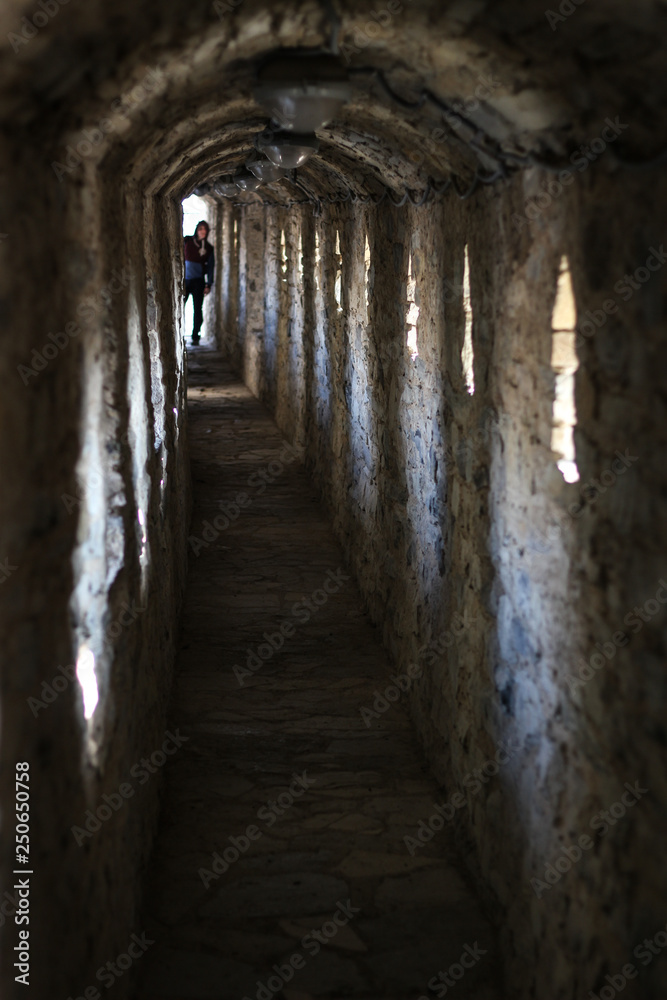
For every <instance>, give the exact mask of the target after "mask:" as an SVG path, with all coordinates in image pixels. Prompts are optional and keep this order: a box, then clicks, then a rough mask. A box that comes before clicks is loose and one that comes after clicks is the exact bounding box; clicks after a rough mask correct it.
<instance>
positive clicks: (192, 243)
mask: <svg viewBox="0 0 667 1000" xmlns="http://www.w3.org/2000/svg"><path fill="white" fill-rule="evenodd" d="M200 226H201V222H198V223H197V228H196V229H195V232H194V236H186V237H185V239H184V240H183V256H184V257H185V280H186V281H188V280H189V279H190V278H203V279H204V283H205V284H206V285H211V286H212V285H213V270H214V267H215V257H214V253H213V247H212V246H211V244H210V243H209V242H208V240H207V239H205V240H204V243H203V245H202V244H201V243H199V241H198V240H197V229H199V227H200ZM207 235H208V234H207ZM201 250H203V251H204V253H201Z"/></svg>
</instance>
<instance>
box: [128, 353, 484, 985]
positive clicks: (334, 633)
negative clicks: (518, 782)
mask: <svg viewBox="0 0 667 1000" xmlns="http://www.w3.org/2000/svg"><path fill="white" fill-rule="evenodd" d="M189 380H190V382H189V434H190V441H191V452H192V474H193V484H194V516H193V520H192V526H191V531H190V537H191V542H190V571H189V577H188V586H187V593H186V599H185V608H184V617H183V626H182V632H181V639H180V651H179V654H178V660H177V674H176V680H175V689H174V697H173V703H172V708H171V716H170V727H171V729H172V731H173V730H174V729H178V730H179V732H180V734H181V736H183V737H187V739H186V742H185V743H184V745H183V747H182V749H181V750H179V752H178V753H177V754H175V755H174V756H173V757H171V758H170V760H169V762H168V764H167V765H166V766H165V772H166V778H165V794H164V803H163V810H162V816H161V823H160V829H159V834H158V837H157V841H156V845H155V850H154V853H153V857H152V862H151V867H150V872H149V875H148V879H147V887H146V892H145V904H144V918H143V919H144V924H143V926H144V927H145V928H146V930H147V932H148V934H149V936H150V938H151V939H152V940H154V941H155V943H154V944H153V945H152V946H151V947H150V948H149V950H148V951H147V953H146V955H145V957H144V958H142V960H141V962H137V967H136V973H137V980H136V984H135V987H136V992H135V997H136V998H140V1000H243V998H244V997H246V998H248V1000H271V998H273V997H276V998H278V1000H310V998H318V1000H319V998H332V1000H334V998H343V997H349V998H358V1000H371V998H373V1000H383V998H385V1000H408V998H410V1000H417V998H418V997H428V998H429V1000H433V998H434V997H443V996H452V997H455V998H456V1000H501V992H500V989H499V985H498V984H499V982H500V977H499V966H498V959H497V953H496V950H495V934H494V931H493V929H492V928H491V926H490V925H489V923H488V922H487V921H486V920H485V918H484V916H483V914H482V912H481V910H480V907H479V905H478V902H477V900H476V898H475V895H474V893H473V891H472V890H471V888H470V886H469V884H468V883H467V880H466V876H465V873H464V870H463V866H462V863H461V861H460V860H459V858H458V857H457V855H456V852H455V851H454V848H453V845H452V837H451V832H450V831H449V830H448V828H447V825H446V824H445V828H444V829H443V830H442V831H440V832H439V833H437V834H436V835H435V836H434V837H433V839H432V840H431V841H430V842H429V843H428V844H426V845H425V846H423V847H422V848H421V849H420V850H415V851H414V853H413V855H411V854H410V852H409V851H408V849H407V847H406V844H405V841H404V838H405V837H406V836H414V834H415V831H416V829H417V824H418V822H419V821H420V820H422V819H427V818H428V817H429V816H431V815H432V814H433V812H434V803H442V802H444V801H445V798H447V797H448V796H449V797H450V796H451V794H452V793H453V792H454V791H455V789H450V790H449V791H448V792H446V791H445V790H443V789H442V788H439V787H438V786H437V784H436V782H435V779H434V778H433V777H431V776H430V775H429V772H428V769H427V768H426V766H425V764H424V760H423V756H422V753H421V751H420V748H419V744H418V742H417V739H416V735H415V733H414V731H413V728H412V726H411V723H410V721H409V719H408V717H407V715H406V713H405V711H404V709H403V706H402V705H401V704H400V703H397V704H392V705H391V707H390V708H389V709H388V710H387V711H385V712H384V713H383V714H382V715H380V716H379V718H377V719H371V720H370V722H371V725H369V726H367V725H366V724H365V722H364V720H363V718H362V715H361V712H360V710H361V708H363V707H367V708H371V707H372V705H373V700H374V697H375V693H376V691H377V690H378V689H380V690H383V689H384V688H385V687H386V686H387V684H389V683H390V673H391V665H390V663H389V660H388V657H387V654H386V652H385V651H384V649H383V647H382V644H381V642H380V638H379V634H378V631H377V629H376V628H374V626H373V625H372V624H371V622H370V620H369V618H368V617H367V615H366V614H365V613H364V608H363V602H362V599H361V597H360V594H359V591H358V589H357V587H356V586H355V584H354V582H353V580H352V579H351V578H350V576H349V574H348V572H347V569H346V566H345V563H344V560H343V557H342V553H341V549H340V546H339V544H338V543H337V541H336V539H335V537H334V534H333V531H332V529H331V527H330V524H329V522H328V520H327V518H326V516H325V513H324V510H323V508H322V506H321V505H320V504H319V502H318V497H317V495H316V493H315V491H314V489H313V487H312V485H311V483H310V481H309V479H308V476H307V474H306V472H305V471H304V469H303V466H302V465H301V464H300V463H299V462H298V460H295V458H294V453H293V452H292V451H290V450H289V449H286V447H285V446H286V442H285V441H284V439H283V438H282V437H281V434H280V432H279V431H278V429H277V427H276V425H275V424H274V422H273V421H272V419H271V418H270V416H269V415H268V413H267V411H266V410H265V409H264V408H263V407H262V406H261V405H260V404H259V403H258V401H257V400H256V399H255V397H254V396H252V394H251V393H250V391H249V390H248V389H246V388H245V386H244V385H243V384H242V382H241V381H240V380H239V378H238V377H237V376H236V375H234V374H233V373H232V372H231V370H230V369H229V368H228V367H227V366H226V365H225V364H224V363H223V362H222V359H221V357H220V356H219V355H218V354H217V353H215V352H214V351H212V350H210V349H207V348H205V347H200V348H198V349H197V350H195V351H191V352H190V357H189ZM271 463H273V464H271ZM239 494H245V495H246V496H245V497H244V496H240V497H239V496H238V495H239ZM221 503H222V504H223V505H227V506H226V508H225V510H224V511H223V510H222V509H221V507H220V504H221ZM230 504H236V507H234V506H232V507H230V506H229V505H230ZM216 518H218V521H217V527H216V526H215V519H216ZM206 522H208V525H209V527H208V528H207V526H206ZM227 522H228V526H226V527H225V524H226V523H227ZM200 543H201V544H200ZM195 550H197V554H195ZM281 627H282V629H283V631H282V632H281ZM248 664H249V665H248ZM235 668H236V669H235ZM253 668H255V669H253ZM450 967H451V969H452V971H451V974H450V973H449V972H448V970H449V969H450ZM440 972H442V974H443V976H444V975H447V976H448V979H447V980H445V979H443V978H440V979H438V974H439V973H440ZM434 977H435V978H434ZM429 981H431V988H430V989H429ZM433 987H436V989H435V990H434V989H433Z"/></svg>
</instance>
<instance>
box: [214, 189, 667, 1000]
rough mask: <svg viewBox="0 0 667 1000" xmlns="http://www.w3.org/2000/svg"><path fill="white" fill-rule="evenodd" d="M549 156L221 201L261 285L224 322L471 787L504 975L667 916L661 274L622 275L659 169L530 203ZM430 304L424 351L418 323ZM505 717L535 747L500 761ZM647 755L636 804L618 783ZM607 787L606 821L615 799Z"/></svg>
mask: <svg viewBox="0 0 667 1000" xmlns="http://www.w3.org/2000/svg"><path fill="white" fill-rule="evenodd" d="M548 180H549V177H548V175H544V174H542V173H540V172H539V171H537V170H532V171H528V172H525V173H523V174H519V175H518V176H517V177H516V178H515V179H514V180H513V181H512V182H511V183H507V184H503V185H501V186H499V187H498V186H495V187H493V188H490V189H488V190H483V191H482V192H480V193H479V194H478V195H476V196H475V197H474V198H473V199H471V200H470V201H469V202H464V203H462V202H459V201H458V200H457V199H455V198H450V199H449V200H447V201H446V202H441V203H438V204H434V205H428V206H426V207H423V208H420V209H412V208H403V209H393V208H384V207H381V208H377V209H372V208H367V207H357V208H352V207H331V208H329V209H324V210H323V213H322V215H321V216H320V217H315V218H314V217H313V214H312V212H311V211H310V210H306V209H295V210H293V213H292V216H291V219H286V218H285V213H284V211H282V210H281V209H277V208H276V209H274V208H270V207H269V208H261V207H254V208H244V209H239V208H237V209H232V208H227V209H226V212H227V213H228V214H229V216H230V217H231V216H232V215H233V216H234V218H236V219H237V221H238V227H239V231H240V232H241V234H242V242H243V241H245V243H244V246H245V251H244V255H243V258H242V260H243V263H242V265H241V264H237V262H236V261H235V259H234V254H233V253H232V252H228V253H227V255H226V257H225V267H226V269H228V270H229V272H230V273H233V272H234V270H235V268H237V267H242V268H243V270H244V271H245V278H244V277H243V276H241V278H240V281H241V283H242V284H243V283H245V287H246V289H248V290H250V289H255V290H256V293H257V295H258V300H257V301H256V302H254V303H251V297H250V296H251V292H250V291H247V293H246V294H247V296H248V297H247V299H246V307H247V312H246V313H245V314H244V315H245V316H246V317H248V316H252V321H249V320H248V319H246V325H245V326H243V325H242V324H241V322H238V323H237V324H236V325H234V324H233V323H232V322H231V321H229V322H227V323H226V324H222V325H221V327H220V330H219V333H218V336H219V340H220V343H221V345H222V347H223V349H224V350H225V351H226V352H227V354H228V356H229V357H230V359H232V361H233V362H234V364H236V365H237V366H238V367H239V369H240V370H242V372H243V374H244V377H245V379H246V382H247V384H248V385H249V386H250V387H251V388H252V389H253V391H254V392H256V393H257V394H258V395H259V396H260V397H261V398H262V399H263V400H264V401H265V402H266V404H267V405H268V406H270V407H271V408H272V410H273V412H274V413H275V416H276V419H277V421H278V423H279V426H280V427H281V429H282V430H283V432H284V433H285V435H286V436H287V437H288V438H289V439H290V440H291V441H294V442H295V443H297V444H300V443H303V444H304V445H305V457H306V461H307V464H308V466H309V468H310V469H311V471H312V474H313V476H314V479H315V481H316V483H317V485H318V486H319V488H320V490H321V493H322V496H323V498H324V500H325V502H326V503H327V505H328V506H329V508H330V511H331V514H332V518H333V521H334V524H335V526H336V530H337V533H338V535H339V537H340V538H341V540H342V541H343V543H344V545H345V547H346V551H347V555H348V559H349V562H350V564H351V566H352V567H353V569H354V572H355V575H356V577H357V579H358V581H359V583H360V584H361V586H362V589H363V592H364V594H365V597H366V600H367V603H368V607H369V609H370V612H371V614H372V616H373V618H374V619H375V620H376V621H377V622H378V624H379V625H380V626H381V627H382V629H383V634H384V638H385V642H386V645H387V648H388V650H389V651H390V653H391V657H392V661H393V664H394V666H395V668H396V670H397V671H399V672H401V673H405V671H406V670H407V668H408V665H409V664H410V663H415V664H418V665H419V668H420V676H419V678H418V680H417V681H416V682H415V683H414V684H413V685H412V686H411V690H410V693H409V695H408V698H409V703H410V707H411V711H412V714H413V717H414V719H415V721H416V723H417V725H418V727H419V730H420V732H421V734H422V738H423V742H424V747H425V751H426V753H427V755H428V758H429V760H430V762H431V765H432V766H433V768H434V769H435V772H436V774H437V775H438V777H439V778H440V779H441V781H442V785H443V797H444V798H445V799H447V800H450V799H451V797H452V795H454V794H455V793H456V792H461V793H462V794H463V796H464V798H465V805H463V806H462V807H461V808H460V809H458V810H457V811H456V815H455V818H454V820H453V822H454V823H455V825H456V828H457V834H458V838H459V842H460V844H461V848H462V850H463V851H464V853H465V855H466V857H467V859H468V862H469V864H470V866H471V869H472V870H473V871H474V873H475V874H476V876H477V878H478V881H479V884H480V887H481V888H482V891H483V892H484V894H485V896H486V899H487V904H488V905H489V907H490V909H491V910H492V911H494V912H495V913H496V916H497V917H498V919H499V920H502V934H503V938H504V945H505V949H504V950H505V955H506V962H507V966H506V975H507V985H508V991H509V995H512V996H525V997H530V996H536V997H539V998H543V997H547V996H548V997H550V998H554V1000H555V998H571V997H575V996H581V995H587V992H588V991H589V990H598V989H600V988H601V987H602V986H603V985H604V984H605V982H606V980H605V979H604V976H605V975H606V974H612V975H613V974H615V973H616V972H617V971H619V970H620V968H621V967H622V966H623V965H624V964H625V963H627V962H632V961H634V962H635V964H636V965H638V967H639V963H638V962H637V959H636V958H633V949H634V947H635V946H636V945H638V944H639V943H640V942H641V941H642V940H643V939H644V938H646V937H650V938H652V937H653V936H654V935H655V933H656V932H657V931H659V930H661V929H663V928H664V924H665V918H664V913H663V910H662V908H661V906H662V904H661V899H664V890H665V885H664V873H663V872H662V870H661V866H659V865H658V863H657V858H658V857H659V854H660V843H661V833H660V820H661V817H662V816H664V809H665V804H666V802H667V796H666V790H665V787H664V778H663V777H662V775H661V774H660V773H659V769H658V768H657V767H656V764H655V761H656V760H658V759H659V752H660V747H661V746H662V743H663V740H664V737H665V728H664V714H663V712H664V710H663V705H664V695H665V691H664V678H663V672H662V670H661V667H660V666H659V664H660V663H661V657H664V652H665V648H664V642H665V615H664V609H663V607H662V605H659V604H658V602H657V601H654V603H653V604H651V605H650V606H647V608H648V611H649V612H650V610H653V611H654V612H655V613H654V614H653V615H651V614H650V613H649V614H648V615H647V614H646V613H645V617H648V618H649V619H650V620H648V621H646V623H645V624H643V623H639V619H635V618H632V617H630V618H628V617H627V615H628V614H632V609H633V608H634V607H635V606H637V605H643V604H644V602H646V601H647V600H651V599H654V598H655V594H656V591H657V590H658V588H659V586H660V584H659V580H660V579H661V578H663V579H665V569H666V568H667V567H665V565H664V560H663V559H662V556H661V548H662V545H661V541H662V540H663V539H664V535H665V525H664V523H663V521H662V515H659V514H658V510H657V507H656V502H657V499H658V497H659V494H660V491H661V490H664V485H665V483H664V479H665V474H664V471H663V470H662V469H661V468H660V459H659V457H658V456H659V455H660V454H661V453H662V450H661V444H662V443H663V438H664V435H665V429H664V428H665V423H664V420H663V413H662V402H660V400H662V398H663V395H664V378H665V376H664V365H662V364H660V363H659V360H658V359H659V358H660V357H661V356H662V354H663V353H664V346H659V338H660V333H661V323H662V319H661V317H662V316H664V305H665V293H666V290H667V282H666V279H665V272H664V270H663V269H662V267H661V266H658V267H656V265H655V260H654V261H653V263H652V264H651V266H652V267H654V268H655V272H650V271H649V269H645V270H644V271H642V272H641V273H639V274H638V279H645V280H643V281H642V280H637V279H635V284H636V286H637V287H636V289H635V290H633V291H632V295H630V294H629V288H630V286H628V285H624V284H623V275H625V274H632V273H633V272H634V271H635V270H636V269H637V268H638V267H645V262H646V260H647V258H648V257H649V256H650V252H651V250H650V248H651V247H655V248H658V249H659V248H660V238H659V237H660V224H659V222H658V218H660V217H662V218H663V219H664V204H665V203H664V200H662V201H659V200H658V198H657V192H655V194H656V200H655V203H654V209H653V210H651V208H650V206H649V199H648V196H647V194H646V193H645V191H644V190H643V188H642V186H641V185H640V184H639V183H637V182H631V181H629V180H628V175H627V174H626V175H624V176H623V178H622V180H613V179H611V178H603V177H600V176H598V175H595V176H594V175H593V173H592V172H591V174H590V175H587V176H586V177H584V178H583V179H582V180H581V181H579V182H577V183H576V184H575V185H574V186H568V187H567V188H565V189H564V190H563V192H562V194H561V195H560V196H559V197H557V198H553V199H551V200H550V204H549V205H548V206H547V207H546V208H544V209H543V210H541V211H540V212H538V213H535V212H532V213H530V212H529V214H532V215H533V220H532V221H528V219H527V218H526V202H527V199H529V198H532V197H534V196H535V195H536V194H537V193H539V192H540V191H542V190H543V189H544V187H545V185H546V184H547V183H548ZM662 193H663V195H664V191H663V192H662ZM631 204H632V206H633V207H632V208H631V207H630V206H631ZM658 205H660V206H661V209H660V211H661V213H662V215H661V216H660V215H659V214H658V209H657V206H658ZM283 230H284V231H286V234H287V242H286V245H287V265H286V272H287V273H286V274H285V275H283V273H282V271H283V265H282V260H281V256H282V254H281V246H280V233H281V231H283ZM336 233H339V240H340V255H338V256H337V255H336ZM629 233H631V234H633V235H632V238H631V239H628V234H629ZM299 236H300V237H301V241H302V245H303V248H304V250H303V275H301V273H300V271H299V258H298V254H297V252H296V248H297V247H298V245H299ZM366 240H368V249H369V251H370V255H369V257H370V259H369V260H368V259H367V258H368V252H367V251H366ZM466 248H467V250H466ZM227 249H228V251H230V248H229V246H228V247H227ZM466 253H467V256H468V259H469V269H470V292H469V296H468V294H467V291H466V289H464V284H463V281H464V269H465V257H466ZM564 255H566V256H567V258H568V260H569V263H570V267H571V271H572V275H573V284H574V291H575V297H576V306H577V312H578V317H579V330H580V335H579V338H578V348H579V371H578V374H577V376H576V407H577V413H578V425H577V429H576V432H575V440H576V458H577V462H578V467H579V472H580V481H579V482H576V483H567V482H565V481H564V479H563V476H562V475H561V473H560V471H559V470H558V469H557V467H556V464H555V456H554V454H553V452H552V451H551V447H550V441H551V427H552V403H553V396H554V373H553V370H552V367H551V355H552V326H551V322H552V309H553V306H554V298H555V292H556V282H557V275H558V270H559V265H560V262H561V258H562V257H563V256H564ZM656 259H657V258H656ZM341 272H342V280H341V283H340V288H339V291H338V299H339V300H340V305H339V304H338V301H337V290H336V279H337V276H338V275H339V274H340V273H341ZM647 275H649V277H648V278H646V276H647ZM410 279H412V281H413V282H414V289H413V287H412V286H411V285H410V284H409V280H410ZM618 281H621V285H619V284H618V283H617V282H618ZM619 289H620V290H619ZM259 296H262V297H263V308H264V321H263V325H262V324H261V323H260V322H259V318H258V309H260V308H261V306H262V303H261V302H260V301H259ZM468 298H469V302H468ZM626 299H627V301H626ZM604 302H607V304H608V308H609V313H608V314H607V313H605V312H604V310H603V308H602V307H603V303H604ZM610 302H611V305H609V303H610ZM415 307H417V308H418V309H419V314H418V318H416V314H415ZM616 307H617V308H616ZM468 308H471V309H472V336H473V348H474V393H472V394H470V393H469V392H468V387H467V384H466V372H465V371H464V367H463V363H462V357H461V355H462V349H463V344H464V336H465V327H466V311H467V309H468ZM589 311H590V312H589ZM238 315H239V317H240V316H241V313H240V312H239V313H238ZM304 317H306V318H307V319H306V321H305V323H304ZM591 317H592V319H591ZM600 317H606V318H605V319H604V321H603V322H602V323H601V325H600V326H599V327H598V326H596V319H597V321H599V320H600ZM415 318H416V329H417V352H418V353H415V352H414V350H411V349H410V347H409V346H408V343H407V340H408V331H409V326H410V325H412V326H414V325H415V323H414V321H415ZM285 320H286V322H287V325H285ZM617 452H620V453H621V454H623V455H626V461H625V463H623V462H620V464H619V461H618V460H617V454H616V453H617ZM663 468H664V466H663ZM612 470H615V471H612ZM601 474H603V479H602V481H601V482H600V488H598V487H595V486H593V485H592V483H593V480H594V479H597V480H599V477H600V475H601ZM604 483H607V485H606V486H605V485H604ZM647 529H649V531H648V536H647ZM647 537H650V538H651V541H650V542H649V544H648V545H647V543H646V539H647ZM656 609H657V611H656ZM624 622H625V624H624ZM623 629H625V632H626V633H627V636H628V637H629V639H625V638H624V637H622V636H620V635H618V634H617V633H619V632H620V631H621V630H623ZM635 633H636V634H635ZM614 634H617V639H618V643H619V645H617V644H615V643H614V641H613V639H612V636H613V635H614ZM596 644H598V645H597V646H596ZM621 644H622V648H620V645H621ZM600 646H601V647H602V652H600ZM605 650H606V654H605ZM591 664H592V666H591ZM586 678H589V679H588V680H586ZM661 678H663V679H661ZM387 682H388V684H389V683H390V678H389V677H388V678H387ZM383 704H384V705H386V704H387V703H386V702H385V703H383V702H382V701H381V700H378V707H379V708H380V709H381V708H382V706H383ZM360 708H361V706H360ZM367 721H368V724H370V725H372V724H373V723H374V721H375V720H374V719H372V718H368V720H367ZM501 742H503V743H504V745H508V744H510V745H511V746H512V747H515V748H520V749H519V750H518V752H516V753H515V755H514V756H513V759H512V760H511V761H510V762H507V763H505V764H503V765H502V766H500V767H499V766H498V764H497V763H495V762H494V757H495V755H496V753H497V751H498V748H499V745H500V744H501ZM500 756H501V757H502V759H505V757H504V755H503V754H502V753H501V755H500ZM485 765H486V772H482V773H481V774H478V775H477V776H475V775H474V774H473V773H472V772H474V771H475V769H481V768H483V767H484V766H485ZM494 772H497V773H494ZM480 779H481V780H480ZM636 782H639V786H638V787H639V789H640V791H639V792H638V794H639V800H638V801H637V802H636V804H635V805H632V806H630V805H628V802H634V799H633V797H632V796H631V795H630V794H629V793H628V792H627V791H626V787H625V786H626V783H628V784H629V785H630V786H631V787H636ZM641 789H648V791H647V792H643V791H641ZM624 794H625V805H623V804H620V805H617V803H622V802H623V800H622V796H623V795H624ZM610 809H613V812H612V813H611V819H610V821H609V823H607V821H606V820H605V819H604V818H600V815H599V814H600V813H601V811H602V810H610ZM426 818H427V817H425V819H426ZM414 833H415V831H414V830H407V829H406V834H410V835H414ZM581 837H587V838H588V839H587V840H584V841H583V844H584V845H585V846H584V847H583V848H582V847H581V846H580V841H579V838H581ZM564 852H568V853H564ZM548 866H558V867H548ZM531 880H533V881H531ZM666 975H667V973H666V972H665V968H664V966H661V965H660V963H659V962H657V961H656V962H654V963H653V964H651V965H650V966H649V967H648V968H647V969H645V970H644V969H642V978H641V983H640V987H639V988H640V990H641V991H642V992H641V994H637V995H641V996H646V997H656V998H657V997H659V996H662V995H663V993H664V989H665V983H666V980H665V976H666ZM635 985H636V984H635Z"/></svg>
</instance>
